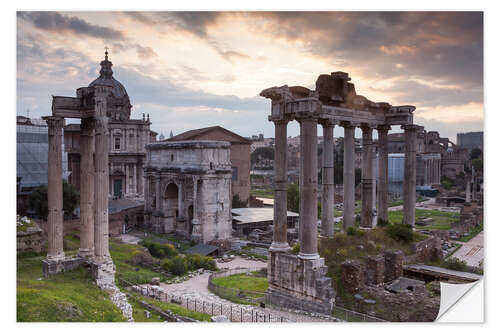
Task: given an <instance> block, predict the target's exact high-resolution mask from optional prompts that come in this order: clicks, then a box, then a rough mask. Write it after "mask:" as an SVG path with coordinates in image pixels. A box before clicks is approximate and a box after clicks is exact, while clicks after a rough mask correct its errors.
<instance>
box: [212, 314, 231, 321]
mask: <svg viewBox="0 0 500 333" xmlns="http://www.w3.org/2000/svg"><path fill="white" fill-rule="evenodd" d="M210 321H212V322H214V323H227V322H229V319H228V318H227V317H226V316H224V315H218V316H212V317H210Z"/></svg>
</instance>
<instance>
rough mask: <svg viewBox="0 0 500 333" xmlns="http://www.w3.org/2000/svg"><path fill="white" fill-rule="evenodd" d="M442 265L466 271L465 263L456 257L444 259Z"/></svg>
mask: <svg viewBox="0 0 500 333" xmlns="http://www.w3.org/2000/svg"><path fill="white" fill-rule="evenodd" d="M443 266H444V267H445V268H448V269H452V270H454V271H462V272H464V271H467V263H466V262H465V261H463V260H460V259H458V258H451V259H449V260H446V261H445V262H444V265H443Z"/></svg>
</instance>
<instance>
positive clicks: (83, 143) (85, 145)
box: [78, 118, 95, 257]
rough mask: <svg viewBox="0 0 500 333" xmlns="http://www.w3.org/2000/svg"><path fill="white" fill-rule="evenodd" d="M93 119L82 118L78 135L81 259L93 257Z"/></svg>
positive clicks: (79, 252) (79, 253)
mask: <svg viewBox="0 0 500 333" xmlns="http://www.w3.org/2000/svg"><path fill="white" fill-rule="evenodd" d="M94 125H95V124H94V119H93V118H84V119H82V122H81V126H80V128H81V133H80V161H81V162H80V249H79V251H78V255H79V256H81V257H92V256H93V255H94V190H95V189H94V177H95V170H94V145H95V143H94Z"/></svg>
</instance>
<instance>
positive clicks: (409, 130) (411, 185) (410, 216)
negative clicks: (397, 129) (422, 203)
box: [401, 125, 419, 226]
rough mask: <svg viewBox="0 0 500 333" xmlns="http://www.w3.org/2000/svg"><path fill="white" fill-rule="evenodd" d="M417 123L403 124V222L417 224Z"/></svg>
mask: <svg viewBox="0 0 500 333" xmlns="http://www.w3.org/2000/svg"><path fill="white" fill-rule="evenodd" d="M418 127H419V126H416V125H403V126H401V128H402V129H403V130H404V131H405V167H404V179H403V223H404V224H409V225H411V226H415V204H416V199H417V197H416V181H417V153H416V141H417V140H416V138H417V129H418Z"/></svg>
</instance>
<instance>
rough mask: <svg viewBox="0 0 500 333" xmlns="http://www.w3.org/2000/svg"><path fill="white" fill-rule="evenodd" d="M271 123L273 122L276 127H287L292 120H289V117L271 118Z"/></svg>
mask: <svg viewBox="0 0 500 333" xmlns="http://www.w3.org/2000/svg"><path fill="white" fill-rule="evenodd" d="M269 121H272V122H273V123H274V125H287V124H288V123H289V122H290V119H288V118H287V117H283V118H272V117H269Z"/></svg>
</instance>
